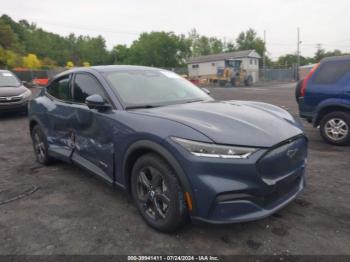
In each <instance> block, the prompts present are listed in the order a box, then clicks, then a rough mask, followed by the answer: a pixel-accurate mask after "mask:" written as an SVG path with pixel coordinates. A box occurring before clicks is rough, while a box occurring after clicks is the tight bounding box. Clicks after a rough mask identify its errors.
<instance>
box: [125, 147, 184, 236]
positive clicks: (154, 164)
mask: <svg viewBox="0 0 350 262" xmlns="http://www.w3.org/2000/svg"><path fill="white" fill-rule="evenodd" d="M152 192H153V193H152ZM131 193H132V198H133V200H134V202H135V204H136V206H137V209H138V210H139V212H140V214H141V216H142V217H143V218H144V220H145V221H146V222H147V224H148V225H150V226H151V227H153V228H155V229H157V230H159V231H161V232H165V233H170V232H174V231H176V230H177V229H179V228H180V227H181V226H183V225H184V224H185V223H186V221H187V220H188V213H187V207H186V204H185V201H184V194H183V191H182V189H181V186H180V184H179V182H178V180H177V178H176V174H175V172H174V171H173V169H172V168H171V167H170V166H169V164H168V163H167V162H166V161H164V160H163V159H162V158H161V157H159V156H158V155H157V154H153V153H150V154H146V155H143V156H141V157H140V158H139V159H138V160H137V161H136V163H135V165H134V167H133V169H132V174H131ZM157 207H158V209H157Z"/></svg>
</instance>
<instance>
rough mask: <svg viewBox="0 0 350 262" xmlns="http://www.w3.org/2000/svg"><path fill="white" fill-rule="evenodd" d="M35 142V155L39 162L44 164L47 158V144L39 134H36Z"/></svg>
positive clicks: (34, 136)
mask: <svg viewBox="0 0 350 262" xmlns="http://www.w3.org/2000/svg"><path fill="white" fill-rule="evenodd" d="M33 140H34V149H35V154H36V156H37V158H38V160H39V162H40V163H43V162H45V157H46V148H45V143H44V141H43V140H42V139H41V137H40V135H39V133H38V132H35V133H34V135H33Z"/></svg>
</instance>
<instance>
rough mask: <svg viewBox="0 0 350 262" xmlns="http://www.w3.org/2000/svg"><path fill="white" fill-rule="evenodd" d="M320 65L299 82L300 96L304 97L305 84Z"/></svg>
mask: <svg viewBox="0 0 350 262" xmlns="http://www.w3.org/2000/svg"><path fill="white" fill-rule="evenodd" d="M319 65H320V64H316V65H315V66H314V67H313V68H312V69H311V71H310V72H309V73H308V74H307V76H306V77H305V78H304V80H303V81H302V82H301V88H300V96H301V97H304V96H305V92H306V87H307V82H308V81H309V79H310V78H311V76H312V75H313V74H314V73H315V71H316V69H317V68H318V67H319Z"/></svg>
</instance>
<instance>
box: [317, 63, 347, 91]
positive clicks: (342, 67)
mask: <svg viewBox="0 0 350 262" xmlns="http://www.w3.org/2000/svg"><path fill="white" fill-rule="evenodd" d="M349 72H350V60H348V61H334V62H326V63H324V64H322V65H321V67H320V69H319V70H318V71H317V74H316V75H315V78H314V80H313V82H314V83H315V84H321V85H327V84H328V85H329V84H335V83H336V82H338V80H339V79H340V78H342V77H343V76H344V75H345V74H347V73H349Z"/></svg>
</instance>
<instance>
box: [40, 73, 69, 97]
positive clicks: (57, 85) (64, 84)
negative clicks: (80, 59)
mask: <svg viewBox="0 0 350 262" xmlns="http://www.w3.org/2000/svg"><path fill="white" fill-rule="evenodd" d="M46 90H47V92H48V93H49V94H50V95H52V96H53V97H55V98H57V99H60V100H63V101H71V100H72V93H71V89H70V85H69V75H66V76H63V77H61V78H59V79H56V80H54V81H53V82H52V83H51V84H50V85H49V86H48V87H47V88H46Z"/></svg>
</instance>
